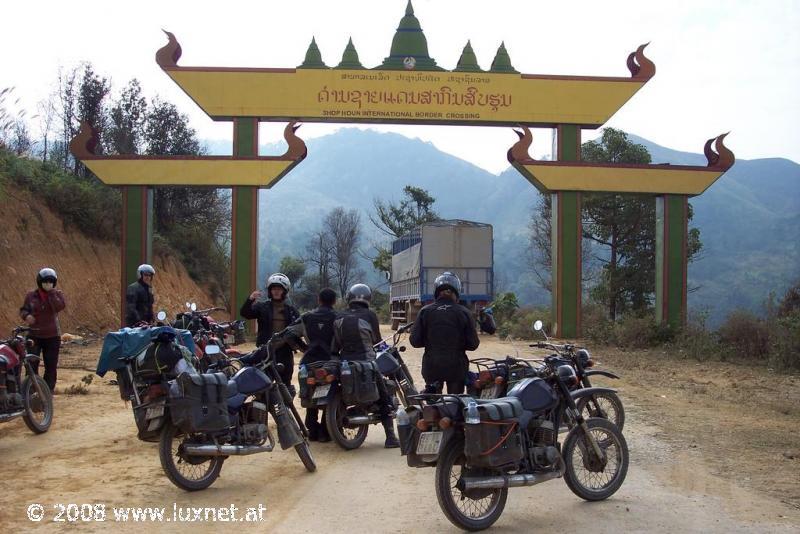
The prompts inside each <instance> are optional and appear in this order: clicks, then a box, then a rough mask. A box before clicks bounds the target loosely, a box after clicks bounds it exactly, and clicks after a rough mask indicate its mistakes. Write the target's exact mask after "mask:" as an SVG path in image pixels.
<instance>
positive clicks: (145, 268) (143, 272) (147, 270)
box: [136, 263, 156, 280]
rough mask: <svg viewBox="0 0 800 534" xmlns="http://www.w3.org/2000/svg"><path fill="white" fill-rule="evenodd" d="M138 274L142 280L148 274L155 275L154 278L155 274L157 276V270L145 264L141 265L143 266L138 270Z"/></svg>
mask: <svg viewBox="0 0 800 534" xmlns="http://www.w3.org/2000/svg"><path fill="white" fill-rule="evenodd" d="M136 274H138V275H139V279H140V280H141V278H142V276H144V275H146V274H150V275H153V276H155V274H156V270H155V269H153V266H152V265H148V264H146V263H143V264H141V265H140V266H139V268H138V269H136Z"/></svg>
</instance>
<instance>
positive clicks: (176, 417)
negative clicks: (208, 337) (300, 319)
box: [117, 336, 316, 491]
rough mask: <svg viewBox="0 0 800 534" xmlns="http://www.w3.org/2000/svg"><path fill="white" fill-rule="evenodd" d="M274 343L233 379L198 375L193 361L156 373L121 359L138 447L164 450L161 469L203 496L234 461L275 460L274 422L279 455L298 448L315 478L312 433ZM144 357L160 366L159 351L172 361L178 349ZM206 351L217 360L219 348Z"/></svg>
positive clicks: (159, 346)
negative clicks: (151, 444)
mask: <svg viewBox="0 0 800 534" xmlns="http://www.w3.org/2000/svg"><path fill="white" fill-rule="evenodd" d="M275 338H276V336H273V339H270V341H269V342H268V343H267V344H266V345H263V346H262V347H260V348H259V349H257V350H256V351H254V352H253V353H250V355H254V354H255V353H256V352H259V351H260V353H259V354H258V356H259V358H257V359H258V360H260V363H258V364H257V365H254V366H245V367H242V368H241V369H240V370H239V371H238V372H237V373H236V374H235V375H234V376H233V378H232V379H228V377H227V376H225V375H224V374H223V373H219V372H217V373H207V374H200V373H197V372H196V371H195V370H194V369H192V368H191V366H190V365H189V366H188V367H187V363H186V360H188V359H189V357H190V354H187V355H186V358H184V360H179V362H178V363H177V364H175V366H173V367H170V368H169V369H160V368H159V365H158V363H156V369H153V367H152V366H151V365H147V364H144V363H143V362H144V361H146V360H147V358H146V357H145V358H143V357H142V356H143V355H142V354H140V355H137V356H132V357H127V358H124V359H123V363H124V368H123V369H120V370H119V371H118V372H117V376H118V383H119V385H120V391H121V394H122V397H123V398H125V399H127V400H130V401H131V404H132V407H133V413H134V419H135V421H136V424H137V428H138V429H139V434H138V437H139V439H141V440H143V441H157V442H158V443H159V458H160V460H161V466H162V468H163V470H164V473H165V474H166V475H167V478H169V480H170V481H171V482H172V483H173V484H175V485H176V486H178V487H179V488H182V489H185V490H187V491H196V490H202V489H205V488H207V487H209V486H210V485H211V484H213V483H214V481H215V480H216V479H217V478H218V477H219V474H220V471H221V469H222V464H223V462H224V461H225V460H226V459H227V458H228V457H230V456H245V455H250V454H257V453H261V452H271V451H272V450H273V449H274V447H275V439H274V437H273V435H272V432H271V431H270V429H269V427H268V424H267V418H268V414H271V415H272V417H273V418H274V419H275V422H276V426H277V430H278V443H279V444H280V445H281V448H282V449H288V448H290V447H293V448H294V449H295V451H296V452H297V454H298V456H299V457H300V460H301V461H302V462H303V465H304V466H305V468H306V469H307V470H308V471H310V472H313V471H315V470H316V463H315V462H314V458H313V456H312V455H311V450H310V449H309V446H308V440H307V436H308V432H307V430H306V428H305V426H304V425H303V421H302V419H301V418H300V415H299V414H298V413H297V410H296V409H295V408H294V405H293V403H292V396H291V394H290V393H289V391H288V389H287V388H286V385H285V384H284V383H283V381H282V380H281V377H280V372H279V368H278V366H279V365H280V364H276V363H275V358H274V352H273V342H274V340H275ZM165 345H167V346H165ZM146 350H147V351H151V352H152V353H153V354H154V356H155V358H156V362H158V358H159V350H160V351H161V359H162V360H166V358H167V357H168V355H169V354H170V352H174V351H175V350H180V348H179V347H177V345H176V344H174V343H169V342H163V341H162V342H154V343H153V344H151V346H149V347H148V348H147V349H146ZM206 351H207V352H210V354H209V355H210V356H213V355H215V354H218V351H219V347H217V346H216V345H208V346H207V347H206ZM186 352H187V353H188V351H186ZM144 356H147V354H145V355H144ZM262 357H263V358H262ZM171 361H172V360H170V363H171ZM211 370H213V366H212V369H211Z"/></svg>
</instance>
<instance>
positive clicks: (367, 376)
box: [341, 361, 383, 406]
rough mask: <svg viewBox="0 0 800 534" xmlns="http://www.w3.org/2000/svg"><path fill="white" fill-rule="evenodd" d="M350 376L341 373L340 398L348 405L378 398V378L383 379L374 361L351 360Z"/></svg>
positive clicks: (360, 403)
mask: <svg viewBox="0 0 800 534" xmlns="http://www.w3.org/2000/svg"><path fill="white" fill-rule="evenodd" d="M348 365H349V366H350V371H351V374H350V376H349V377H348V376H346V375H344V374H343V375H342V376H341V382H342V399H343V400H344V402H345V404H347V405H348V406H352V405H362V404H371V403H373V402H375V401H377V400H378V398H379V397H380V394H379V393H378V380H383V377H382V376H381V374H380V372H379V371H378V368H377V366H376V364H375V362H372V361H355V362H353V361H351V362H348Z"/></svg>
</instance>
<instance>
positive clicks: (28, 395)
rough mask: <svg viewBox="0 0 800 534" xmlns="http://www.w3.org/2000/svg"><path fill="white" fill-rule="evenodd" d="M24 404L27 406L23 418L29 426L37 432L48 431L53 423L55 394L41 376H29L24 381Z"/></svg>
mask: <svg viewBox="0 0 800 534" xmlns="http://www.w3.org/2000/svg"><path fill="white" fill-rule="evenodd" d="M34 380H36V383H37V384H38V385H39V389H40V390H41V392H42V395H41V396H40V395H39V392H38V391H36V386H35V385H34V383H33V381H34ZM22 405H23V406H24V408H25V413H24V414H22V419H23V420H24V421H25V424H26V425H27V426H28V428H30V429H31V431H33V432H35V433H36V434H43V433H45V432H47V430H48V429H49V428H50V425H51V424H52V423H53V394H52V393H51V392H50V388H49V387H47V384H46V383H45V381H44V379H42V378H41V377H40V376H38V375H32V376H28V377H26V378H25V380H24V381H23V382H22Z"/></svg>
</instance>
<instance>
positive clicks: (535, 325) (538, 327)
mask: <svg viewBox="0 0 800 534" xmlns="http://www.w3.org/2000/svg"><path fill="white" fill-rule="evenodd" d="M542 326H544V325H543V324H542V321H541V320H539V319H537V320H536V321H535V322H534V323H533V329H534V330H536V331H537V332H538V331H539V330H541V329H542Z"/></svg>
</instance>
